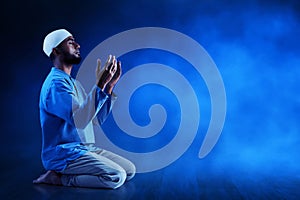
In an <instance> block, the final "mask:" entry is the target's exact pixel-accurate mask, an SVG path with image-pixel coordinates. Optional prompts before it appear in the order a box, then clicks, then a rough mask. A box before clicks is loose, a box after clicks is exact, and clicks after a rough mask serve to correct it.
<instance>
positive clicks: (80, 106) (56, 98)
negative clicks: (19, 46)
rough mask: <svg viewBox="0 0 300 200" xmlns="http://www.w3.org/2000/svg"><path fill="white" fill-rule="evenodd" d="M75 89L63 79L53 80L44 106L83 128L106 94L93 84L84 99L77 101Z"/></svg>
mask: <svg viewBox="0 0 300 200" xmlns="http://www.w3.org/2000/svg"><path fill="white" fill-rule="evenodd" d="M67 83H68V82H67ZM76 91H77V90H76V88H75V90H74V89H73V88H72V85H71V84H66V81H63V79H58V80H53V81H52V84H51V87H50V91H49V92H48V95H47V97H46V102H45V104H46V105H45V106H46V109H47V111H48V112H49V113H51V114H53V115H56V116H58V117H59V118H62V119H64V120H65V121H66V122H68V123H70V124H72V125H74V126H76V127H77V128H80V129H84V128H85V127H86V126H87V125H88V124H89V123H90V122H91V121H92V120H93V118H95V116H96V115H97V113H98V112H99V111H100V110H101V109H102V107H103V105H104V104H105V102H106V101H107V99H108V96H107V95H106V94H105V93H103V92H102V91H101V90H100V89H99V88H98V87H96V86H95V87H94V88H93V89H92V91H91V92H90V93H89V94H88V95H87V97H86V98H85V99H84V101H83V102H79V99H78V96H77V94H75V93H74V92H76Z"/></svg>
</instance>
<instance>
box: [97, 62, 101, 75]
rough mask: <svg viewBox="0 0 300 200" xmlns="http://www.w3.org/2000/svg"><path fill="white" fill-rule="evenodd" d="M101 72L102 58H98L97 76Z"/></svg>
mask: <svg viewBox="0 0 300 200" xmlns="http://www.w3.org/2000/svg"><path fill="white" fill-rule="evenodd" d="M100 72H101V60H100V59H99V58H98V59H97V67H96V76H98V74H99V73H100Z"/></svg>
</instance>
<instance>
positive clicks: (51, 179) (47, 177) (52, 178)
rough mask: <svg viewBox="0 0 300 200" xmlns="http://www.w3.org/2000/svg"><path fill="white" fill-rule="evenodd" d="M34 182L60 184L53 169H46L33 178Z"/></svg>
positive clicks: (57, 175) (58, 176)
mask: <svg viewBox="0 0 300 200" xmlns="http://www.w3.org/2000/svg"><path fill="white" fill-rule="evenodd" d="M33 183H34V184H41V183H45V184H51V185H62V183H61V179H60V175H59V174H58V173H57V172H55V171H51V170H49V171H47V172H46V173H45V174H42V175H41V176H40V177H38V178H37V179H35V180H33Z"/></svg>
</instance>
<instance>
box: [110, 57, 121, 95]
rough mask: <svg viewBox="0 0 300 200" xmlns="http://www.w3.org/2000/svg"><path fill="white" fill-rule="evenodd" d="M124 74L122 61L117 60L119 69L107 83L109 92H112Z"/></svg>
mask: <svg viewBox="0 0 300 200" xmlns="http://www.w3.org/2000/svg"><path fill="white" fill-rule="evenodd" d="M121 74H122V68H121V62H120V61H118V62H117V71H116V72H115V74H114V76H113V77H112V79H111V80H110V81H109V83H108V84H107V85H106V92H107V93H108V94H111V93H112V90H113V88H114V87H115V85H116V83H117V82H118V81H119V79H120V77H121Z"/></svg>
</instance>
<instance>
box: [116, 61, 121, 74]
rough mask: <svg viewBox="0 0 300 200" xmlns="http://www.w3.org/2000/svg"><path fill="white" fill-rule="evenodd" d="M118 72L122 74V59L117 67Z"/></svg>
mask: <svg viewBox="0 0 300 200" xmlns="http://www.w3.org/2000/svg"><path fill="white" fill-rule="evenodd" d="M117 73H118V75H121V74H122V63H121V61H118V69H117Z"/></svg>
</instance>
